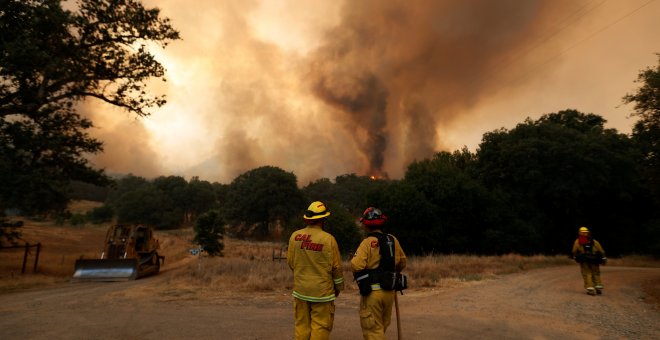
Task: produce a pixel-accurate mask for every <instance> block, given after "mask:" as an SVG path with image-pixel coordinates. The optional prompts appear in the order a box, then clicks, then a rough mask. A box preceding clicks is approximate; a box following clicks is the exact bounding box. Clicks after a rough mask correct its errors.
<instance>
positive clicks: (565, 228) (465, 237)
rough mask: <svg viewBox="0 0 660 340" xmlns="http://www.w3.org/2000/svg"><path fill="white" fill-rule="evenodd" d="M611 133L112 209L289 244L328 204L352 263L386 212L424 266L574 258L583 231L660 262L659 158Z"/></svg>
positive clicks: (119, 192)
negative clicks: (393, 172)
mask: <svg viewBox="0 0 660 340" xmlns="http://www.w3.org/2000/svg"><path fill="white" fill-rule="evenodd" d="M604 124H605V120H604V119H603V118H602V117H600V116H598V115H595V114H585V113H581V112H579V111H576V110H564V111H560V112H557V113H551V114H546V115H543V116H542V117H541V118H539V119H537V120H532V119H527V120H525V121H524V122H522V123H519V124H518V125H517V126H516V127H515V128H513V129H511V130H507V129H498V130H495V131H491V132H488V133H486V134H485V135H484V136H483V139H482V142H481V144H480V145H479V148H478V149H477V151H476V152H470V151H469V150H468V149H466V148H463V149H461V150H456V151H454V152H438V153H436V154H435V155H434V156H433V157H431V158H428V159H423V160H420V161H416V162H414V163H412V164H410V165H409V166H408V168H407V170H406V172H405V175H404V177H403V178H401V179H398V180H391V179H376V180H374V179H372V178H370V177H368V176H358V175H355V174H345V175H341V176H337V177H335V178H334V179H333V180H331V179H328V178H321V179H318V180H315V181H313V182H310V183H308V184H307V185H305V186H304V187H302V188H299V187H298V185H297V179H296V176H295V175H294V174H293V173H291V172H287V171H285V170H283V169H280V168H277V167H273V166H264V167H259V168H256V169H252V170H250V171H247V172H245V173H243V174H241V175H240V176H238V177H237V178H236V179H234V180H233V181H232V182H231V183H230V184H227V185H225V184H219V183H209V182H206V181H202V180H199V179H198V178H193V179H192V180H190V182H187V181H186V180H185V179H183V178H181V177H176V176H169V177H159V178H156V179H154V180H152V181H148V180H146V179H143V178H139V177H135V176H128V177H125V178H122V179H119V180H117V185H116V187H115V189H113V190H112V191H110V193H109V195H108V198H107V201H106V205H107V206H110V207H112V210H114V211H115V213H116V218H117V220H118V221H120V222H141V223H150V224H152V225H155V226H158V227H161V228H177V227H179V226H181V225H185V224H187V223H188V224H190V223H193V222H194V220H195V219H196V218H197V217H199V216H200V215H202V214H204V213H205V212H207V211H211V210H213V211H214V213H215V214H219V216H221V217H222V220H223V221H224V222H225V223H226V224H227V225H228V226H229V229H228V230H229V232H230V233H233V234H234V235H235V236H237V237H268V236H269V235H271V236H272V233H273V230H274V228H276V227H277V226H281V227H282V228H283V230H284V232H283V233H282V235H281V237H283V238H284V237H286V235H288V234H289V233H290V232H291V231H293V229H294V228H298V227H301V226H302V223H301V222H302V221H301V216H302V214H303V213H304V210H305V209H306V206H307V204H309V203H310V202H311V201H314V200H321V201H324V202H326V203H327V204H328V205H329V207H330V211H331V212H332V215H331V216H330V220H329V223H328V228H329V231H331V232H332V233H333V234H335V236H336V237H337V239H338V242H339V243H340V245H341V246H342V248H343V251H345V252H350V251H352V250H353V249H354V247H355V246H356V245H357V243H358V241H359V240H360V232H359V228H358V227H357V224H356V221H357V218H358V217H359V216H360V214H361V212H362V211H363V210H364V209H365V208H366V207H368V206H377V207H379V208H381V209H382V210H383V211H384V212H385V214H386V215H388V216H389V222H388V224H387V226H386V230H387V231H388V232H391V233H394V234H396V235H397V236H398V237H399V239H400V241H401V243H402V246H403V247H405V249H407V250H408V251H409V252H411V253H413V254H428V253H469V254H504V253H510V252H515V253H521V254H559V253H566V252H568V250H569V247H570V245H571V244H572V240H573V239H574V238H575V234H576V230H577V229H578V227H579V226H581V225H586V226H588V227H589V228H590V229H591V230H592V231H593V232H594V234H595V236H596V237H597V238H598V239H599V240H601V241H602V242H603V243H604V244H607V245H608V251H609V252H611V253H612V254H622V253H655V254H658V249H659V248H658V247H660V233H659V230H660V224H659V223H658V216H657V214H658V211H660V209H658V208H659V207H660V202H658V200H657V196H656V193H657V192H654V191H653V187H652V186H651V185H650V182H651V181H652V180H653V178H649V177H647V176H648V173H649V172H650V171H651V170H652V169H647V168H646V165H645V164H646V163H647V162H648V160H647V158H648V157H649V155H648V154H647V155H646V156H645V154H644V152H643V150H642V149H641V147H640V145H639V142H637V141H636V140H635V138H634V136H633V137H630V136H627V135H625V134H621V133H618V132H617V131H616V130H615V129H607V128H605V127H604ZM99 209H102V208H99ZM283 240H284V239H283Z"/></svg>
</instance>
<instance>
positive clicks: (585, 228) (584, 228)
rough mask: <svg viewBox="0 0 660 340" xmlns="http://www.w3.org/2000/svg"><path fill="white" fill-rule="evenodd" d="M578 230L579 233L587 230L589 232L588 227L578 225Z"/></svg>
mask: <svg viewBox="0 0 660 340" xmlns="http://www.w3.org/2000/svg"><path fill="white" fill-rule="evenodd" d="M579 232H581V233H588V232H589V229H587V227H580V231H579Z"/></svg>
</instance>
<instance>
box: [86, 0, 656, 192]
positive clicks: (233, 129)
mask: <svg viewBox="0 0 660 340" xmlns="http://www.w3.org/2000/svg"><path fill="white" fill-rule="evenodd" d="M144 2H145V3H146V4H147V5H149V6H157V7H159V8H161V10H162V13H163V15H165V16H167V17H170V18H171V19H172V22H173V24H174V25H175V27H177V28H178V29H179V30H180V31H181V36H182V37H183V40H182V41H177V42H174V43H172V44H170V45H169V46H168V48H167V49H166V50H165V51H159V52H158V55H157V58H158V59H159V60H161V61H163V63H164V64H165V66H166V68H167V71H168V76H167V77H168V82H167V83H165V84H160V85H159V86H163V87H156V90H159V91H157V92H158V93H159V94H160V93H164V94H166V95H167V98H168V103H167V105H166V106H164V107H163V108H161V109H159V110H158V111H156V112H154V114H153V116H152V117H149V118H148V119H144V120H142V119H141V120H140V123H141V122H143V121H144V124H133V122H134V118H133V117H127V116H126V115H123V114H116V113H112V112H110V113H106V110H105V109H102V110H98V112H97V111H95V113H96V115H95V116H94V117H101V118H103V119H106V121H100V122H99V123H101V124H96V125H97V126H99V129H98V130H96V131H98V133H99V135H100V136H103V138H102V139H103V140H104V141H105V142H106V152H108V153H109V154H108V155H103V156H101V157H98V158H97V159H96V160H97V161H98V164H99V166H101V167H105V168H107V169H108V170H109V171H110V170H112V171H119V170H121V171H131V172H133V173H138V174H139V173H153V175H160V174H165V175H169V174H177V175H184V176H187V177H190V176H200V177H201V178H204V179H207V180H211V181H219V182H223V183H227V182H230V181H231V180H233V179H234V178H235V177H236V176H238V175H240V174H241V173H242V172H244V171H246V170H250V169H252V168H255V167H258V166H263V165H273V166H278V167H280V168H282V169H285V170H286V171H292V172H294V173H295V174H296V176H297V177H298V179H299V184H301V185H305V184H307V183H308V182H309V181H312V180H315V179H318V178H321V177H328V178H331V179H333V178H334V177H335V176H338V175H341V174H347V173H356V174H359V175H380V176H386V175H389V176H390V177H392V178H400V177H401V176H402V175H403V174H404V172H405V168H406V166H407V165H408V164H409V163H410V162H411V161H414V160H421V159H423V158H427V157H431V156H432V155H433V153H434V152H437V151H440V150H449V151H451V150H455V149H456V148H460V147H461V145H457V142H461V143H462V142H463V141H464V140H466V139H468V138H467V137H468V135H469V137H470V139H476V138H474V137H475V136H476V137H477V138H478V137H479V136H480V135H481V134H483V133H484V132H487V131H489V130H490V129H494V128H499V127H501V126H503V125H504V123H503V121H506V122H507V123H508V124H509V126H510V124H512V123H515V122H520V121H522V120H523V119H524V118H525V117H526V116H528V115H529V114H530V112H529V111H528V110H530V108H532V109H533V110H534V111H539V110H555V107H554V106H551V105H548V102H551V103H553V104H555V105H560V107H558V108H557V109H565V108H567V107H575V108H577V109H580V110H584V111H585V112H595V113H599V112H598V111H595V110H592V109H590V108H583V107H580V106H577V107H576V105H574V103H575V102H578V101H579V102H580V103H583V102H586V101H580V100H582V98H585V97H588V96H590V97H597V95H596V93H600V92H594V91H585V90H584V89H585V88H589V87H588V86H585V85H584V84H585V83H578V82H577V81H575V80H576V79H578V78H580V77H584V78H586V79H591V78H594V77H593V75H594V74H596V75H602V74H604V73H608V74H609V73H610V72H613V73H614V72H618V73H617V76H618V78H617V79H618V81H616V82H615V81H609V80H610V79H609V78H608V80H607V81H606V82H605V81H600V83H607V84H608V85H607V86H610V84H617V83H621V82H624V81H627V82H628V83H630V82H631V81H632V80H633V79H634V78H635V76H636V71H637V70H639V69H640V68H641V67H644V66H646V65H648V64H645V63H643V62H640V61H639V59H638V60H633V61H630V62H629V64H630V65H627V67H628V68H631V69H632V72H630V74H628V75H626V74H625V73H624V72H623V71H621V70H619V69H617V68H609V67H608V65H598V61H596V62H591V63H589V64H590V65H589V66H592V65H593V66H597V67H593V70H592V71H591V73H590V75H588V76H587V75H585V76H573V75H572V74H575V73H579V71H581V70H580V69H579V68H580V67H582V68H584V67H585V66H583V64H580V65H581V66H573V65H572V64H571V65H570V66H571V68H567V67H564V66H565V65H562V63H561V59H562V56H561V55H560V54H558V51H562V50H564V48H565V47H566V46H567V45H570V44H572V43H573V42H575V41H576V40H579V39H582V38H584V37H585V32H586V34H589V33H590V32H595V31H597V30H598V29H600V28H602V27H603V25H605V24H607V22H612V21H613V20H615V19H616V17H617V16H620V13H622V12H625V11H628V10H630V7H634V6H636V5H635V4H633V5H626V4H624V2H617V3H613V2H608V3H606V4H605V5H604V6H601V8H603V9H605V8H606V9H607V11H605V10H604V11H603V12H602V13H600V14H597V15H596V14H594V17H589V18H590V20H587V18H588V16H582V15H581V14H580V13H585V10H583V9H586V10H588V9H590V8H595V7H596V6H597V5H598V6H599V5H600V4H601V3H602V1H601V2H594V1H590V0H583V1H580V0H578V1H568V0H498V1H491V0H462V1H458V0H451V1H450V0H438V1H424V0H420V1H400V0H388V1H382V0H381V1H378V0H360V1H343V2H342V3H337V2H331V1H325V0H318V1H312V0H281V1H257V0H222V1H217V0H199V1H194V2H191V1H179V0H144ZM608 5H611V6H610V7H607V6H608ZM626 6H627V7H626ZM656 8H657V6H656ZM596 12H597V11H594V12H593V13H596ZM603 16H604V17H605V18H606V20H605V21H601V22H598V20H596V18H601V17H603ZM644 25H646V26H643V27H647V28H652V27H657V24H651V23H650V21H648V22H647V23H646V24H644ZM585 27H587V28H588V29H584V28H585ZM640 27H642V26H640ZM656 31H657V30H656ZM556 32H561V35H558V36H553V33H556ZM643 32H653V29H644V30H642V29H640V28H639V27H637V28H636V30H635V29H631V30H629V31H626V33H625V34H624V38H622V39H620V40H619V41H630V40H632V39H629V37H630V36H635V37H639V36H642V33H643ZM580 34H581V35H580ZM622 34H623V33H622ZM647 36H652V37H653V39H655V36H653V35H652V34H648V35H647ZM644 39H646V40H644ZM648 40H649V39H648V38H642V39H641V40H640V41H639V42H636V43H635V44H636V45H640V46H642V45H651V44H650V43H648ZM653 41H655V40H653ZM576 52H577V51H576ZM580 53H585V51H584V50H583V51H580V52H579V53H574V54H575V55H578V56H579V54H580ZM616 53H619V55H618V56H614V57H613V59H612V60H617V61H619V62H621V61H623V60H625V61H628V60H629V59H631V58H629V55H627V54H626V53H625V52H624V51H623V50H621V51H619V50H616V51H613V50H612V48H611V46H608V47H607V48H606V49H605V50H603V51H601V52H600V53H597V54H593V55H598V56H599V57H601V56H603V57H605V56H607V57H609V56H612V55H616ZM631 53H632V52H631ZM641 53H642V52H641V51H638V52H634V54H635V55H640V54H641ZM553 55H554V56H557V55H559V56H560V57H559V58H556V60H555V61H556V62H554V63H545V62H544V61H547V60H548V59H549V58H550V57H551V56H553ZM585 58H586V57H582V58H576V57H573V61H575V60H576V59H577V60H580V61H581V59H585ZM648 60H650V62H655V56H654V55H653V54H652V53H648ZM583 63H584V62H583ZM602 63H603V64H606V63H607V60H605V61H602ZM539 65H542V67H539ZM562 67H563V68H562ZM560 71H561V72H563V74H564V75H563V77H556V74H558V73H559V72H560ZM566 74H569V75H571V76H567V75H566ZM567 79H568V80H567ZM594 79H595V78H594ZM622 79H625V80H622ZM550 80H552V81H554V84H553V85H554V87H552V88H551V89H553V91H550V92H549V93H548V92H543V91H544V90H546V88H545V87H543V86H540V85H539V84H545V83H547V82H548V81H550ZM592 87H593V86H592ZM610 87H611V86H610ZM530 88H534V91H533V92H532V91H530V90H529V89H530ZM160 90H162V91H160ZM624 93H625V91H622V90H617V91H611V93H608V97H612V98H614V100H615V102H617V103H620V102H618V99H619V98H620V96H621V95H623V94H624ZM523 96H525V97H534V98H540V100H538V101H539V102H540V101H545V102H546V103H537V102H532V103H530V102H529V100H527V99H526V98H523ZM569 96H572V97H571V98H570V99H566V98H567V97H569ZM617 96H619V98H617ZM494 99H496V100H494ZM590 100H591V102H598V103H601V102H602V99H601V98H590ZM523 102H524V104H525V105H522V104H520V103H523ZM542 104H545V105H543V106H541V105H542ZM494 105H497V108H493V106H494ZM614 105H616V103H615V104H613V105H612V106H614ZM549 107H550V108H549ZM512 108H513V109H512ZM548 112H553V111H545V112H543V111H541V113H548ZM111 116H113V117H115V120H114V121H112V120H111V119H110V118H109V117H111ZM95 119H96V118H95ZM118 121H120V123H118ZM96 122H97V121H96V120H95V123H96ZM131 124H132V125H131ZM458 127H460V128H461V129H460V130H457V128H458Z"/></svg>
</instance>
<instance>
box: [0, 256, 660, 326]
mask: <svg viewBox="0 0 660 340" xmlns="http://www.w3.org/2000/svg"><path fill="white" fill-rule="evenodd" d="M175 272H176V269H174V270H171V271H169V272H168V271H164V272H163V273H161V275H158V276H154V277H150V278H146V279H142V280H138V281H130V282H115V283H64V284H60V285H58V286H56V287H54V288H48V289H40V290H32V291H24V292H17V293H11V294H3V295H0V329H2V333H3V334H2V338H3V339H26V338H29V339H57V338H66V339H89V338H95V339H116V338H124V339H138V338H139V339H181V338H193V337H195V338H196V337H200V338H222V339H290V338H292V337H293V318H292V314H293V312H292V307H291V299H292V298H291V295H290V292H288V291H276V292H267V293H251V294H248V293H242V294H240V295H234V293H233V292H213V294H211V295H209V296H212V298H206V297H205V296H203V295H202V296H200V295H199V294H196V295H195V298H189V297H188V296H189V295H186V294H182V293H181V292H174V291H173V292H170V293H169V295H168V293H167V292H162V291H160V290H159V288H158V287H160V286H163V285H164V284H165V283H166V282H167V280H170V279H171V275H174V274H175ZM602 272H603V279H604V283H605V285H606V289H605V294H604V295H602V296H595V297H594V296H588V295H586V294H584V293H583V290H582V287H581V277H580V274H579V270H578V268H577V266H562V267H556V268H548V269H539V270H531V271H528V272H525V273H522V274H512V275H506V276H502V277H499V278H497V279H494V280H483V281H477V282H470V283H465V284H461V285H457V286H454V287H448V288H436V289H414V288H412V289H409V290H408V291H406V293H405V295H403V296H399V298H398V300H399V305H400V314H401V326H402V327H401V328H402V332H403V335H404V338H406V339H474V338H491V339H492V338H506V339H555V338H561V339H600V338H629V339H651V338H655V339H658V338H660V322H659V321H658V320H660V311H659V309H658V308H657V305H654V304H652V303H649V302H655V301H656V300H654V298H652V297H651V296H650V295H648V293H647V292H645V289H647V290H648V287H658V286H660V268H633V267H603V268H602ZM645 287H646V288H645ZM150 292H155V293H154V294H150ZM336 306H337V311H336V317H335V327H334V330H333V332H332V335H331V338H332V339H357V338H360V334H361V333H360V325H359V320H358V317H357V315H358V314H357V308H358V296H357V295H356V293H355V292H347V293H346V294H342V295H341V296H340V297H339V298H338V300H337V301H336ZM396 334H397V332H396V322H395V320H394V315H393V323H392V326H391V327H390V329H389V330H388V334H387V338H388V339H396Z"/></svg>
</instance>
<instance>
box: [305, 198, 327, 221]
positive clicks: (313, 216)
mask: <svg viewBox="0 0 660 340" xmlns="http://www.w3.org/2000/svg"><path fill="white" fill-rule="evenodd" d="M328 216H330V212H329V211H328V209H326V208H325V204H323V202H320V201H315V202H312V204H310V205H309V208H307V212H306V213H305V215H304V216H303V217H304V218H305V219H306V220H317V219H319V218H326V217H328Z"/></svg>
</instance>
